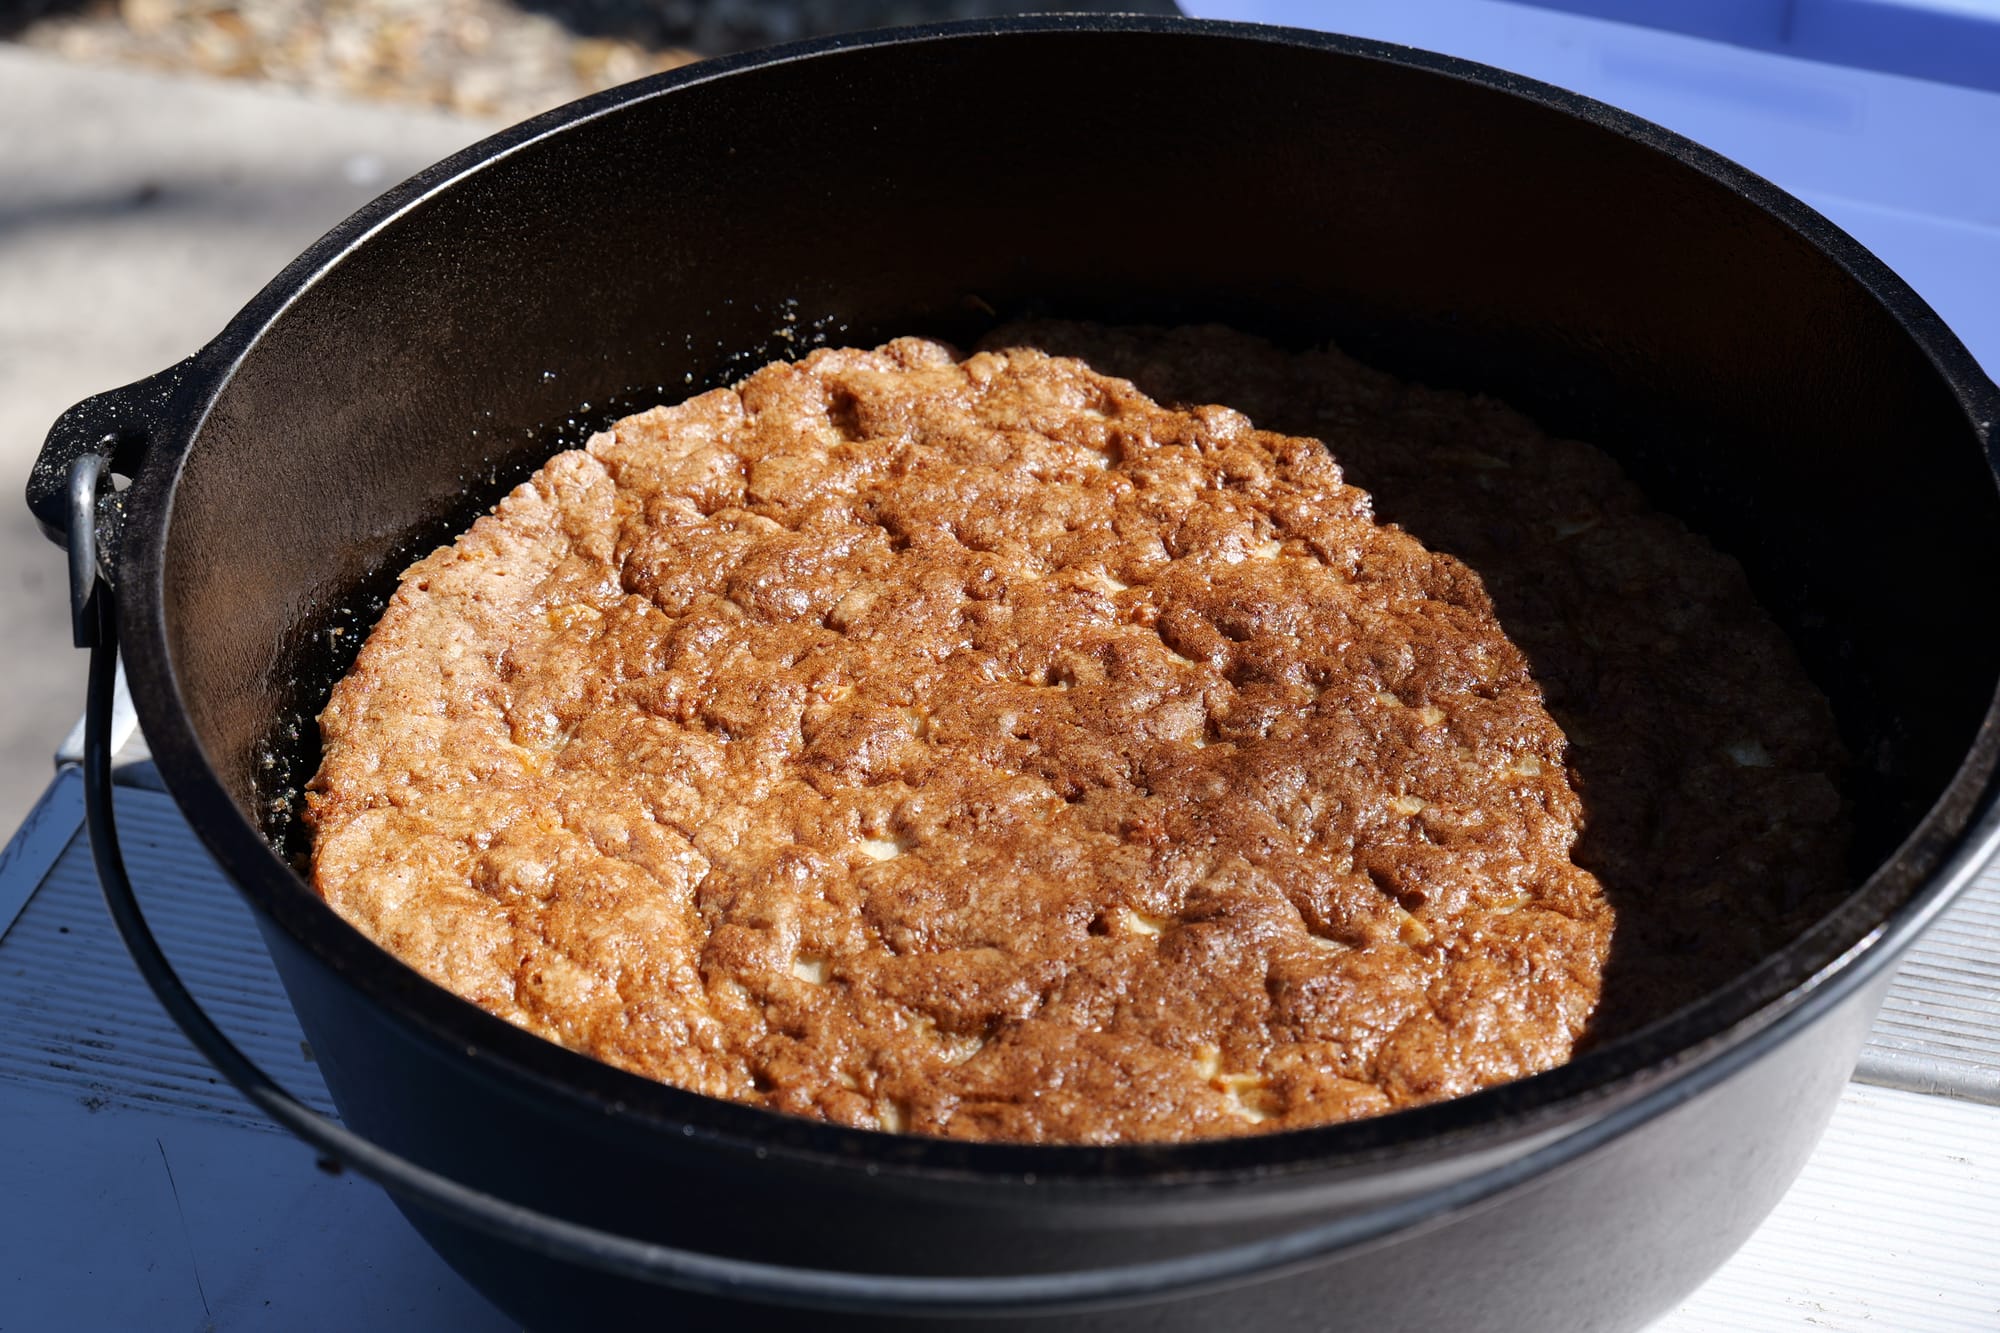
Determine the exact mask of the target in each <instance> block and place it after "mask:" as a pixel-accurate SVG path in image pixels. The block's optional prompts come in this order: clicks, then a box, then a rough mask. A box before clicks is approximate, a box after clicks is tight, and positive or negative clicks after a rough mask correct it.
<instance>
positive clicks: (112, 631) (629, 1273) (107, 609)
mask: <svg viewBox="0 0 2000 1333" xmlns="http://www.w3.org/2000/svg"><path fill="white" fill-rule="evenodd" d="M70 539H71V541H72V542H74V541H76V540H77V539H78V534H77V532H76V531H74V530H72V532H71V534H70ZM95 619H96V624H95V626H94V628H95V638H96V642H95V645H94V647H93V648H92V650H91V655H90V687H89V699H88V704H87V708H86V711H85V744H84V760H83V770H84V801H85V817H86V822H87V824H88V827H89V832H90V846H91V853H92V855H93V857H94V859H95V861H96V863H97V873H98V878H99V880H100V882H101V884H102V886H103V890H104V900H105V905H106V906H107V907H108V908H109V910H110V913H111V918H112V921H113V922H114V924H115V925H116V926H117V929H118V933H119V935H120V936H121V937H122V938H123V939H124V941H125V946H126V948H127V949H128V950H129V951H130V952H131V955H132V960H133V962H134V963H136V964H137V965H138V968H139V972H140V974H141V976H143V977H144V979H145V981H146V984H147V985H148V986H149V987H151V989H152V991H153V994H154V995H155V996H157V997H158V999H159V1001H160V1004H161V1006H162V1007H163V1008H164V1009H165V1010H166V1012H167V1014H168V1016H169V1017H171V1018H172V1019H173V1020H174V1022H175V1023H176V1024H178V1025H179V1027H180V1029H181V1031H182V1032H184V1033H186V1034H187V1037H188V1040H189V1041H191V1042H192V1043H193V1044H194V1046H195V1047H196V1049H198V1050H199V1051H200V1052H201V1053H202V1055H204V1056H205V1057H207V1059H208V1060H209V1061H210V1063H212V1064H213V1065H214V1066H215V1068H216V1070H217V1071H218V1072H219V1073H221V1074H222V1075H223V1076H224V1077H225V1078H227V1079H228V1080H229V1081H230V1082H231V1083H233V1084H235V1085H236V1087H237V1088H238V1089H239V1090H240V1091H241V1092H242V1093H243V1095H244V1096H245V1097H247V1098H248V1099H249V1100H250V1101H251V1102H252V1103H253V1104H254V1105H255V1106H256V1107H257V1108H258V1109H259V1110H261V1111H263V1112H264V1113H265V1114H266V1115H268V1116H270V1117H271V1119H272V1120H274V1121H276V1122H277V1123H278V1124H280V1125H282V1126H284V1127H285V1128H286V1129H288V1130H290V1131H291V1132H292V1133H293V1134H295V1135H297V1136H298V1137H299V1138H301V1139H303V1140H305V1141H306V1142H307V1143H308V1144H310V1145H312V1146H313V1147H314V1148H316V1149H318V1150H320V1151H321V1152H324V1153H327V1154H330V1155H331V1156H333V1157H334V1158H336V1159H338V1160H339V1161H341V1162H343V1163H345V1164H346V1165H347V1166H349V1167H351V1168H353V1169H354V1170H355V1171H356V1172H357V1173H359V1174H360V1175H363V1176H366V1177H367V1178H368V1179H370V1180H373V1181H375V1182H376V1183H378V1184H380V1185H382V1186H384V1187H385V1188H387V1189H388V1190H390V1191H391V1192H393V1193H395V1194H397V1195H398V1196H400V1197H401V1198H403V1199H405V1200H407V1201H409V1202H410V1203H413V1204H416V1205H419V1206H421V1207H422V1208H424V1209H426V1210H428V1211H430V1212H432V1213H435V1214H437V1215H438V1216H440V1217H442V1218H446V1219H448V1220H450V1221H452V1222H456V1223H458V1224H460V1225H463V1226H466V1227H470V1228H472V1229H474V1230H477V1231H480V1232H483V1233H485V1234H487V1235H490V1236H494V1237H497V1238H499V1239H501V1240H505V1241H507V1242H509V1243H511V1244H515V1245H518V1246H520V1247H522V1248H524V1249H527V1250H530V1251H532V1252H534V1253H537V1254H541V1255H543V1256H546V1257H548V1258H551V1259H556V1260H560V1261H563V1262H567V1263H573V1264H578V1265H581V1266H584V1267H588V1268H592V1269H596V1270H598V1271H601V1272H605V1273H609V1274H614V1275H616V1276H619V1277H624V1278H631V1279H636V1280H638V1281H642V1282H648V1283H653V1284H656V1285H661V1286H666V1287H672V1288H675V1289H678V1290H681V1291H686V1292H692V1293H697V1294H700V1295H705V1296H713V1297H720V1298H723V1299H738V1300H749V1301H755V1302H761V1303H765V1304H772V1305H780V1306H789V1307H794V1308H807V1309H819V1310H828V1311H840V1312H846V1313H853V1314H870V1315H904V1316H908V1315H932V1316H953V1315H956V1316H965V1315H994V1314H1030V1313H1033V1314H1056V1313H1067V1312H1075V1311H1083V1310H1090V1309H1101V1308H1107V1307H1113V1306H1119V1305H1129V1304H1134V1303H1139V1302H1151V1301H1159V1300H1164V1299H1167V1298H1170V1297H1177V1296H1187V1295H1192V1294H1195V1293H1198V1292H1206V1291H1213V1290H1217V1289H1220V1288H1225V1287H1229V1286H1234V1285H1238V1284H1241V1283H1244V1282H1247V1281H1251V1280H1253V1279H1259V1278H1268V1277H1273V1276H1277V1275H1280V1274H1282V1273H1285V1272H1288V1271H1291V1270H1294V1269H1297V1268H1300V1267H1303V1266H1305V1265H1308V1264H1310V1263H1313V1262H1315V1261H1320V1260H1324V1259H1327V1258H1329V1257H1331V1256H1334V1255H1337V1254H1338V1255H1348V1254H1353V1253H1355V1252H1358V1251H1360V1250H1363V1249H1366V1248H1371V1247H1374V1246H1377V1245H1381V1244H1384V1243H1387V1242H1389V1241H1392V1240H1398V1239H1404V1238H1407V1237H1409V1236H1411V1235H1413V1234H1415V1233H1417V1232H1420V1231H1422V1230H1425V1229H1428V1228H1431V1227H1434V1226H1437V1225H1441V1224H1442V1223H1444V1222H1446V1221H1449V1220H1450V1219H1452V1218H1453V1217H1455V1216H1457V1215H1459V1214H1462V1213H1463V1212H1465V1211H1466V1210H1468V1209H1471V1208H1474V1207H1476V1206H1478V1205H1482V1204H1485V1203H1488V1202H1490V1201H1493V1200H1495V1199H1497V1198H1498V1197H1500V1196H1501V1195H1503V1194H1505V1193H1507V1192H1508V1191H1510V1190H1513V1189H1515V1188H1517V1187H1519V1186H1521V1185H1523V1184H1525V1183H1526V1182H1528V1181H1530V1180H1533V1179H1535V1178H1536V1177H1538V1176H1541V1175H1544V1174H1546V1173H1547V1172H1549V1171H1551V1170H1553V1169H1555V1168H1557V1167H1560V1166H1562V1165H1564V1164H1565V1163H1568V1162H1571V1161H1573V1160H1576V1159H1577V1158H1580V1157H1582V1156H1583V1155H1584V1154H1586V1153H1588V1152H1590V1151H1592V1150H1593V1149H1595V1148H1597V1147H1599V1146H1601V1145H1602V1144H1604V1143H1606V1142H1609V1141H1610V1140H1611V1139H1613V1138H1615V1137H1617V1136H1618V1135H1620V1134H1623V1133H1626V1132H1628V1131H1629V1130H1631V1129H1633V1128H1635V1127H1636V1126H1637V1125H1639V1124H1643V1123H1644V1122H1645V1121H1646V1120H1650V1119H1652V1118H1653V1117H1654V1116H1656V1115H1658V1114H1660V1113H1661V1112H1662V1111H1664V1110H1665V1109H1667V1107H1668V1106H1670V1105H1673V1104H1675V1103H1674V1101H1673V1100H1672V1099H1669V1098H1657V1097H1656V1098H1651V1099H1644V1100H1642V1101H1640V1102H1638V1103H1635V1104H1632V1105H1628V1106H1626V1107H1624V1108H1622V1109H1621V1110H1618V1111H1613V1112H1611V1113H1609V1114H1606V1115H1604V1116H1602V1117H1600V1118H1598V1119H1596V1120H1594V1121H1592V1122H1591V1123H1590V1124H1588V1125H1586V1126H1584V1127H1583V1128H1581V1129H1578V1130H1576V1131H1574V1132H1572V1133H1570V1134H1568V1135H1567V1136H1565V1137H1563V1138H1560V1139H1557V1140H1555V1141H1554V1142H1552V1143H1549V1144H1546V1145H1544V1146H1542V1147H1540V1148H1537V1149H1534V1150H1532V1151H1530V1152H1527V1153H1524V1154H1522V1155H1521V1156H1518V1157H1515V1158H1513V1159H1511V1160H1509V1161H1506V1162H1503V1163H1501V1164H1499V1165H1497V1166H1494V1167H1490V1168H1487V1169H1485V1170H1483V1171H1480V1172H1478V1173H1475V1174H1474V1175H1472V1176H1470V1177H1467V1178H1465V1179H1462V1180H1459V1181H1456V1182H1452V1183H1449V1184H1446V1185H1443V1186H1440V1187H1436V1188H1432V1189H1429V1190H1426V1191H1423V1192H1421V1193H1419V1194H1416V1195H1413V1196H1409V1197H1406V1198H1403V1199H1399V1200H1395V1201H1393V1202H1391V1203H1388V1204H1386V1205H1384V1206H1382V1207H1380V1208H1377V1209H1374V1210H1372V1211H1368V1212H1363V1213H1359V1214H1353V1215H1349V1216H1345V1217H1340V1218H1336V1219H1334V1220H1332V1221H1328V1222H1321V1223H1317V1224H1314V1225H1312V1226H1308V1227H1304V1228H1301V1229H1299V1230H1296V1231H1292V1232H1289V1233H1286V1234H1284V1235H1280V1236H1274V1237H1270V1238H1268V1239H1263V1240H1257V1241H1251V1242H1248V1243H1245V1244H1238V1245H1232V1246H1229V1247H1228V1248H1225V1249H1219V1250H1212V1251H1208V1252H1205V1253H1200V1254H1192V1255H1185V1256H1181V1257H1177V1258H1172V1259H1164V1260H1155V1261H1149V1262H1144V1263H1137V1264H1128V1265H1122V1266H1119V1267H1113V1268H1099V1269H1086V1270H1080V1271H1073V1272H1060V1273H1033V1274H1021V1275H1011V1276H1004V1277H916V1276H894V1275H882V1274H874V1273H852V1272H838V1271H831V1270H823V1269H804V1268H792V1267H788V1266H785V1265H781V1264H770V1263H762V1262H756V1261H751V1260H745V1259H734V1258H730V1257H727V1256H724V1255H716V1254H707V1253H703V1252H700V1251H695V1250H683V1249H677V1248H674V1247H672V1246H667V1245H660V1244H655V1243H653V1242H650V1241H643V1240H638V1239H635V1238H633V1237H630V1236H624V1235H619V1234H616V1233H613V1232H607V1231H602V1230H599V1229H597V1228H595V1227H590V1226H585V1225H582V1224H580V1223H577V1222H572V1221H568V1220H566V1219H563V1218H559V1217H552V1216H550V1215H548V1214H546V1213H542V1212H539V1211H537V1210H535V1209H532V1208H528V1207H525V1206H523V1205H520V1204H517V1203H513V1202H510V1201H508V1200H506V1199H503V1198H500V1197H498V1196H495V1195H492V1194H488V1193H486V1192H485V1191H483V1190H479V1189H476V1188H474V1187H472V1186H469V1185H466V1184H464V1183H462V1182H460V1181H457V1180H454V1179H451V1178H450V1177H448V1176H444V1175H441V1174H439V1173H437V1172H434V1171H431V1170H430V1169H429V1168H427V1167H424V1166H420V1165H418V1164H417V1163H415V1162H412V1161H410V1160H409V1159H407V1158H405V1157H401V1156H399V1155H397V1154H396V1153H394V1152H392V1151H390V1150H388V1149H386V1148H384V1147H382V1146H381V1145H379V1144H377V1143H375V1142H374V1141H373V1140H371V1139H368V1138H365V1137H363V1136H362V1135H359V1134H357V1133H355V1132H354V1131H352V1130H350V1129H348V1128H347V1127H346V1126H344V1125H341V1124H339V1123H338V1122H336V1121H334V1120H331V1119H329V1118H327V1117H326V1116H323V1115H320V1114H319V1113H318V1112H316V1111H314V1110H312V1109H311V1108H309V1107H308V1106H306V1105H305V1104H304V1103H302V1102H301V1101H300V1100H299V1099H298V1098H297V1097H294V1096H293V1095H292V1094H291V1093H289V1092H287V1091H285V1089H283V1088H282V1087H280V1086H279V1085H278V1084H277V1083H276V1082H274V1081H273V1080H272V1079H271V1077H270V1076H269V1075H267V1074H266V1073H265V1072H264V1071H263V1070H262V1069H261V1068H259V1067H258V1066H257V1065H256V1064H255V1063H254V1062H252V1061H251V1060H250V1058H249V1057H248V1056H246V1055H244V1054H243V1053H242V1051H240V1050H238V1049H237V1047H236V1045H235V1044H234V1043H233V1042H231V1041H230V1040H229V1038H228V1037H227V1036H225V1035H224V1034H223V1032H222V1031H221V1029H220V1028H218V1027H216V1025H215V1023H214V1022H213V1021H212V1020H211V1019H210V1018H209V1016H208V1014H207V1013H206V1012H205V1011H204V1010H203V1009H202V1007H201V1004H200V1002H199V1001H197V1000H196V999H195V998H194V996H193V995H192V994H190V993H189V991H188V989H187V987H186V985H185V984H184V983H183V982H182V981H181V979H180V978H179V976H178V975H176V974H175V972H174V970H173V967H172V965H171V964H170V963H169V962H168V961H167V958H166V956H165V954H164V953H162V952H161V949H160V946H159V943H158V941H157V940H155V939H154V937H153V932H152V929H151V928H150V927H149V926H148V925H147V923H146V919H145V915H144V913H143V912H142V910H141V909H140V907H139V903H138V900H137V898H136V897H135V895H134V893H133V889H132V882H131V879H130V878H129V876H128V875H127V873H126V869H125V863H124V858H123V854H122V853H121V851H120V848H119V843H118V829H117V820H116V817H115V812H114V811H113V808H112V785H111V760H112V754H111V742H110V724H111V705H112V695H113V683H114V680H115V674H116V667H117V657H118V630H117V623H116V617H115V598H114V597H113V596H112V595H111V591H110V590H109V589H108V588H106V589H101V590H100V591H99V594H98V596H97V606H96V617H95Z"/></svg>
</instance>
